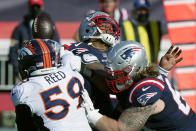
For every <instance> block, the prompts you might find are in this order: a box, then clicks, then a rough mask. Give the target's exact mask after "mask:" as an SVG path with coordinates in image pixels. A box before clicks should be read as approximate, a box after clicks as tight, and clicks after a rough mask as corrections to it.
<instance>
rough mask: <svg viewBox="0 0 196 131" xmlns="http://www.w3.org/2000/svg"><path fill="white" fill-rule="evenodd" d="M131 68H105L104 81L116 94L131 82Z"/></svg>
mask: <svg viewBox="0 0 196 131" xmlns="http://www.w3.org/2000/svg"><path fill="white" fill-rule="evenodd" d="M133 71H134V70H133V68H132V67H131V66H127V67H126V68H124V69H122V70H116V71H112V70H108V69H106V73H107V76H106V83H107V86H108V87H109V88H110V90H111V91H112V92H113V93H115V94H117V93H119V92H122V91H124V90H126V89H128V88H129V87H130V86H131V85H132V84H133V80H132V74H133Z"/></svg>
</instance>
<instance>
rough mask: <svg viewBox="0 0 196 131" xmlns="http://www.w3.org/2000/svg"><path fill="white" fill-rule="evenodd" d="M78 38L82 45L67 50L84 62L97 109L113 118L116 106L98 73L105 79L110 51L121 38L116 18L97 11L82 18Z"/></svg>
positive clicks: (82, 72)
mask: <svg viewBox="0 0 196 131" xmlns="http://www.w3.org/2000/svg"><path fill="white" fill-rule="evenodd" d="M79 37H80V41H81V42H77V43H73V44H71V45H70V46H69V47H67V49H68V50H69V51H72V52H73V53H74V54H75V55H77V56H80V57H81V59H82V69H81V74H82V75H83V76H84V77H85V79H86V80H85V85H86V86H85V88H87V90H88V92H89V93H90V95H91V97H92V99H93V101H95V106H96V107H98V108H99V109H100V112H103V113H104V114H107V115H108V116H112V110H113V105H112V104H113V103H112V102H111V99H110V97H109V95H108V94H107V93H105V88H102V81H99V80H100V79H99V78H98V77H97V74H100V75H101V77H102V76H103V74H104V65H105V62H106V58H107V55H106V54H107V51H108V49H109V48H110V47H112V46H113V45H114V44H115V43H116V40H118V39H119V37H120V28H119V26H118V24H117V22H116V21H115V20H114V18H113V17H111V16H109V15H108V14H106V13H104V12H100V11H97V12H94V13H92V14H89V15H87V16H86V17H85V18H84V19H83V21H82V22H81V24H80V27H79ZM114 104H115V103H114ZM114 106H115V105H114Z"/></svg>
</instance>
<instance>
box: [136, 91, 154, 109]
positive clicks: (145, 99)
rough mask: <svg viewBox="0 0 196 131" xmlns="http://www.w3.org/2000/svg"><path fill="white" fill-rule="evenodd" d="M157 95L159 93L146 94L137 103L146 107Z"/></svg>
mask: <svg viewBox="0 0 196 131" xmlns="http://www.w3.org/2000/svg"><path fill="white" fill-rule="evenodd" d="M156 94H157V92H153V93H146V94H143V95H141V96H140V97H139V98H137V101H138V102H139V103H140V104H141V105H143V106H145V105H146V103H147V102H148V100H150V98H152V97H153V96H155V95H156Z"/></svg>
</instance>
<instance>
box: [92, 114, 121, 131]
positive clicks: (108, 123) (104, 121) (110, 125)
mask: <svg viewBox="0 0 196 131" xmlns="http://www.w3.org/2000/svg"><path fill="white" fill-rule="evenodd" d="M95 127H96V129H98V130H100V131H120V128H119V123H118V121H116V120H114V119H111V118H109V117H107V116H103V117H101V118H100V119H99V120H98V121H97V122H96V125H95Z"/></svg>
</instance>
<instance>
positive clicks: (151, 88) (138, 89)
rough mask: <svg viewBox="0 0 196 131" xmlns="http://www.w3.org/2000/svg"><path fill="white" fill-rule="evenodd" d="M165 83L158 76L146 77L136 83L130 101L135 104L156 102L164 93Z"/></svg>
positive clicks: (144, 104)
mask: <svg viewBox="0 0 196 131" xmlns="http://www.w3.org/2000/svg"><path fill="white" fill-rule="evenodd" d="M164 87H165V85H164V83H163V82H162V81H161V80H159V79H156V78H146V79H144V80H141V81H139V82H138V83H136V84H135V85H134V87H133V88H132V90H131V92H130V94H129V102H130V103H131V104H133V105H134V106H147V105H151V104H153V103H155V102H156V101H157V100H158V99H159V98H160V97H161V95H162V92H163V90H164Z"/></svg>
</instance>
